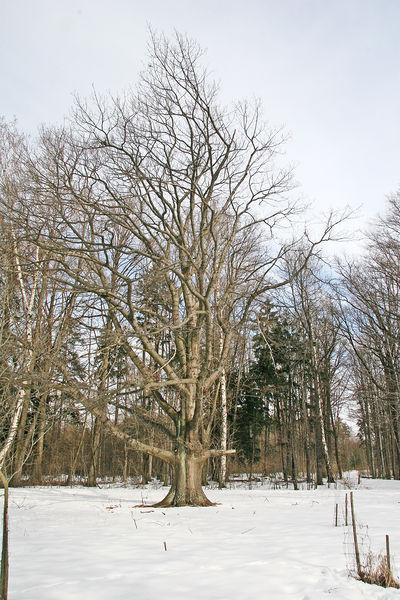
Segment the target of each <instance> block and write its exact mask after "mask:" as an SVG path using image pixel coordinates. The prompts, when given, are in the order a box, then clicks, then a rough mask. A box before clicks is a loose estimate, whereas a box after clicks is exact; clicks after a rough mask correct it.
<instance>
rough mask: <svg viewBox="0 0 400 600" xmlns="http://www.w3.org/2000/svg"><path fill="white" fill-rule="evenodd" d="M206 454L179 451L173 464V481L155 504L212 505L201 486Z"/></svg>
mask: <svg viewBox="0 0 400 600" xmlns="http://www.w3.org/2000/svg"><path fill="white" fill-rule="evenodd" d="M206 458H207V457H206V456H200V457H199V456H194V455H192V454H190V453H186V452H184V451H183V452H180V453H179V455H178V456H177V458H176V461H175V464H174V465H173V469H174V477H173V483H172V485H171V488H170V490H169V492H168V494H167V495H166V496H165V498H164V499H163V500H161V502H158V503H157V504H155V506H212V505H213V503H212V502H211V501H210V500H209V499H208V498H207V496H206V495H205V493H204V491H203V488H202V486H201V482H202V471H203V465H204V462H205V460H206Z"/></svg>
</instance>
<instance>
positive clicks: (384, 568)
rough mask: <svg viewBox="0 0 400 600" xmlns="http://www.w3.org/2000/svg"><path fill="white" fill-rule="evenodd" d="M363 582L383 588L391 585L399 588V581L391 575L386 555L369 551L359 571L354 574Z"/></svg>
mask: <svg viewBox="0 0 400 600" xmlns="http://www.w3.org/2000/svg"><path fill="white" fill-rule="evenodd" d="M356 578H357V579H360V580H361V581H363V582H364V583H371V584H374V585H379V586H381V587H384V588H388V587H392V588H396V589H399V588H400V583H399V581H398V580H397V579H395V577H393V574H392V571H391V569H390V568H389V565H388V562H387V558H386V556H383V555H382V554H374V553H373V552H369V553H368V555H367V557H366V560H365V563H364V565H363V568H362V571H361V573H358V575H357V576H356Z"/></svg>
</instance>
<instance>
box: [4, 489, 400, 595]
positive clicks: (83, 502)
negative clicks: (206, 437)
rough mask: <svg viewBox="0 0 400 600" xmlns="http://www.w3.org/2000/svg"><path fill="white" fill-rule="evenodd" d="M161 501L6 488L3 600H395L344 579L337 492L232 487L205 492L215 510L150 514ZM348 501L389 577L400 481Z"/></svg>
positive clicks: (396, 546) (396, 550)
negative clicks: (386, 562) (387, 556)
mask: <svg viewBox="0 0 400 600" xmlns="http://www.w3.org/2000/svg"><path fill="white" fill-rule="evenodd" d="M165 492H166V490H165V489H163V488H158V489H157V487H156V486H152V487H144V488H143V487H133V486H132V487H121V486H103V487H101V488H97V489H91V488H84V487H73V488H69V487H56V488H52V487H40V488H20V489H12V490H10V587H9V600H72V599H74V600H81V599H82V600H106V599H107V600H136V599H140V600H156V599H158V598H162V599H163V600H172V599H173V600H183V599H185V600H188V599H189V600H217V599H218V600H239V599H240V600H247V599H255V598H257V599H261V598H263V599H268V600H275V599H276V600H286V599H289V598H290V599H296V600H323V599H324V598H330V599H341V600H361V599H363V600H364V599H366V600H369V599H374V600H376V599H380V600H382V599H388V600H389V599H394V598H399V597H400V591H398V590H395V589H384V588H380V587H377V586H374V585H372V586H371V585H368V584H364V583H361V582H359V581H356V580H355V579H352V578H350V577H349V576H348V569H347V564H348V560H349V559H348V556H347V554H348V552H349V550H350V541H351V538H350V527H346V526H345V525H344V524H343V521H344V517H343V513H344V505H345V501H344V498H345V494H346V492H348V490H346V489H344V488H343V486H341V487H340V488H339V486H338V487H335V486H331V487H330V488H327V487H324V488H322V489H319V490H306V489H304V490H300V491H293V490H290V489H289V490H287V489H271V484H267V483H265V484H263V485H261V484H260V485H257V486H255V487H254V488H253V489H252V490H249V489H248V487H247V486H244V485H242V487H234V488H231V489H224V490H218V489H208V490H207V495H208V497H209V498H210V499H211V500H213V501H214V502H216V503H218V504H217V505H216V506H213V507H210V508H190V507H185V508H169V509H161V508H152V507H151V506H150V504H151V503H152V502H155V501H157V500H160V499H161V498H162V497H163V495H164V494H165ZM354 499H355V506H356V511H357V515H356V517H357V520H358V521H359V522H360V523H363V524H364V525H368V526H369V527H368V533H369V538H370V541H371V547H372V549H373V550H376V551H378V550H383V549H384V546H385V534H386V533H388V534H389V535H390V543H391V550H392V562H393V563H394V565H395V569H394V571H395V574H397V575H398V574H399V569H397V568H396V567H398V566H400V482H398V481H376V480H367V479H363V480H361V485H360V486H358V485H357V484H356V482H355V483H354ZM139 504H145V505H149V506H145V507H139V506H137V505H139ZM335 504H338V505H339V511H338V512H339V523H340V525H339V526H338V527H335V523H334V511H335ZM365 531H366V530H365V528H363V529H360V535H361V538H362V541H364V545H365V540H364V534H365ZM396 556H397V557H398V562H397V565H396Z"/></svg>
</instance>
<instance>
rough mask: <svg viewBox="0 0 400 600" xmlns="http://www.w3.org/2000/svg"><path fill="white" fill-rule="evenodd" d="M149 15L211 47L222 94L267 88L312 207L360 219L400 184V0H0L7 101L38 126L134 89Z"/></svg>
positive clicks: (3, 110)
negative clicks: (84, 103) (102, 96)
mask: <svg viewBox="0 0 400 600" xmlns="http://www.w3.org/2000/svg"><path fill="white" fill-rule="evenodd" d="M148 25H150V26H152V27H153V28H154V29H156V30H158V31H164V32H165V33H166V34H169V33H172V32H173V29H174V28H175V29H176V30H178V31H179V32H181V33H186V34H188V35H189V36H190V37H193V38H195V39H196V40H197V41H198V42H199V43H200V45H201V46H202V47H203V48H206V49H207V51H208V52H207V56H206V60H207V63H208V65H209V68H210V69H211V71H212V72H213V75H214V76H215V78H216V79H217V80H219V81H220V82H221V91H222V98H223V102H224V103H227V102H228V101H230V100H231V99H239V98H244V97H247V98H254V97H256V98H260V99H261V102H262V105H263V107H264V113H265V117H266V118H267V119H268V121H269V122H270V123H271V125H273V126H274V127H276V126H280V125H284V126H285V128H286V131H287V132H288V133H290V134H291V139H290V141H289V142H288V143H287V145H286V153H287V158H288V161H289V162H291V163H295V164H296V165H297V166H296V171H295V173H296V179H297V181H298V182H299V183H300V184H301V186H300V188H299V189H298V190H297V193H298V194H299V195H300V196H302V197H303V198H305V199H306V200H307V201H313V202H315V207H316V210H323V211H327V210H328V209H329V208H340V207H343V206H345V205H350V206H352V207H358V206H361V209H360V218H359V219H358V220H357V221H355V222H354V224H353V225H352V227H354V228H356V227H357V226H364V225H365V224H366V223H367V221H368V220H369V219H370V218H371V217H372V216H374V215H375V214H376V212H377V211H382V210H383V208H384V205H385V196H386V195H387V194H390V193H391V192H394V191H396V190H397V189H398V188H399V187H400V102H399V100H400V0H246V1H244V0H242V1H239V0H201V1H200V0H198V1H197V2H193V1H191V0H186V1H185V0H147V2H146V1H140V2H139V1H136V0H0V56H1V61H0V91H1V93H0V114H3V115H4V116H5V117H6V118H7V119H11V118H13V117H16V118H17V120H18V122H19V125H20V126H21V127H22V128H23V129H25V130H27V131H29V132H34V131H35V130H36V128H37V126H38V125H39V124H41V123H43V122H47V123H57V122H61V120H62V118H63V116H65V115H66V114H67V112H68V110H69V108H70V106H71V104H72V94H73V93H74V92H78V93H79V95H81V96H86V95H89V94H90V92H91V88H92V85H94V86H95V87H96V89H97V90H98V91H107V90H109V91H111V92H115V93H117V92H119V91H121V90H122V89H126V88H127V87H128V86H130V85H132V84H134V83H135V79H136V76H137V73H138V71H139V70H140V69H141V67H142V65H143V64H145V61H146V41H147V38H148V35H147V27H148Z"/></svg>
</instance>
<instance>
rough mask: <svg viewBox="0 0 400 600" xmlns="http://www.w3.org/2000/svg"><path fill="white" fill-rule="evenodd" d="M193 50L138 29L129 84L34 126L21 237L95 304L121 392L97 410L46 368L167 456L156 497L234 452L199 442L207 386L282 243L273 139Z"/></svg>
mask: <svg viewBox="0 0 400 600" xmlns="http://www.w3.org/2000/svg"><path fill="white" fill-rule="evenodd" d="M200 59H201V51H200V50H199V48H198V47H197V45H196V44H194V43H192V42H190V41H188V40H186V39H184V38H182V37H181V36H179V35H177V36H176V39H175V42H174V43H170V42H169V41H167V40H166V39H165V38H163V37H156V36H153V38H152V41H151V48H150V59H149V64H148V68H147V70H146V71H145V72H144V73H143V74H142V75H141V79H140V82H139V85H138V89H137V92H136V93H132V94H130V95H127V96H126V97H124V98H122V99H121V98H111V100H110V101H108V102H107V101H105V100H103V99H101V98H99V97H98V96H95V98H94V100H93V102H92V105H89V104H87V103H84V102H78V103H77V105H76V109H75V113H74V116H73V120H72V122H71V126H70V128H69V129H68V130H66V129H64V130H61V131H56V130H47V131H44V132H43V134H42V145H41V148H40V150H39V152H37V153H36V155H35V157H34V158H33V159H32V160H31V169H32V170H31V177H32V192H31V193H32V195H34V197H35V206H36V207H37V208H36V210H35V214H34V215H33V214H32V212H31V219H30V223H29V232H28V235H29V237H30V239H33V238H34V236H35V235H36V237H35V241H36V243H37V244H38V245H39V246H40V248H42V249H43V251H51V253H52V256H53V255H54V256H56V257H57V261H58V265H59V271H61V272H62V273H63V275H62V277H60V276H59V275H58V282H59V285H62V286H64V287H65V288H70V289H73V292H74V294H75V295H76V296H77V297H80V302H85V303H87V305H90V306H91V310H92V311H94V312H95V313H97V314H98V315H99V316H100V315H103V316H104V314H107V315H109V319H110V325H112V328H111V329H112V340H111V341H110V343H111V344H112V345H113V346H114V347H118V348H122V349H123V351H124V352H125V353H126V356H127V360H128V361H129V363H130V369H129V373H130V375H129V377H128V378H127V381H126V384H125V389H124V390H121V389H119V390H118V392H117V391H116V390H115V389H109V390H107V394H106V395H105V397H106V399H107V410H104V407H102V406H101V405H100V404H99V402H97V401H96V394H93V393H92V391H91V390H90V389H89V387H88V383H87V381H86V382H85V381H84V380H83V379H79V378H77V377H76V376H74V375H72V374H71V372H70V371H69V370H68V365H66V364H64V365H59V368H60V369H62V372H63V377H64V379H65V381H66V382H67V384H68V386H69V387H70V389H73V390H74V393H75V397H76V400H77V402H78V403H81V404H82V405H84V406H85V407H86V408H87V409H88V410H90V411H91V412H92V414H93V415H94V416H95V417H96V419H98V420H99V422H101V423H102V424H103V426H104V427H106V428H108V430H110V431H112V432H113V433H114V435H116V436H117V437H119V438H120V439H123V440H125V441H126V443H127V444H129V446H130V447H131V448H134V449H136V450H139V451H141V452H144V453H147V454H149V455H151V456H153V457H156V458H159V459H161V460H163V461H165V462H166V463H168V464H169V465H170V466H171V468H172V470H173V474H174V476H173V483H172V487H171V490H170V492H169V493H168V495H167V496H166V498H165V499H164V500H163V501H162V502H161V503H160V504H161V505H171V504H173V505H184V504H194V505H207V504H209V500H208V499H207V498H206V496H205V495H204V492H203V490H202V488H201V474H202V469H203V465H204V463H205V462H206V461H207V459H209V458H210V457H213V456H221V455H228V454H231V453H233V452H234V450H230V449H226V448H222V449H221V448H218V447H217V448H212V447H210V444H211V440H210V428H209V426H208V425H209V422H210V419H213V418H214V416H215V410H214V408H213V407H214V406H215V403H214V400H213V399H214V398H215V397H216V389H217V386H218V382H220V381H221V378H222V380H223V375H224V368H225V365H226V362H227V359H228V357H229V353H230V351H231V347H232V341H233V339H234V337H235V335H236V333H237V332H238V331H240V330H241V329H242V328H243V325H244V323H245V322H246V320H247V318H248V315H249V312H250V311H251V309H252V307H253V305H254V303H255V302H256V301H257V300H258V299H259V298H260V297H261V296H264V295H265V294H266V293H267V292H268V290H271V289H273V288H276V287H278V286H281V285H283V284H284V283H285V281H284V280H282V279H280V278H279V277H278V276H277V275H276V272H275V267H276V266H277V265H278V264H279V262H280V261H281V260H282V259H283V258H284V257H285V255H286V254H287V252H288V251H289V250H293V248H294V247H296V245H297V244H296V243H295V242H290V243H288V244H284V243H281V242H279V241H278V239H277V233H278V232H279V227H280V225H281V224H285V225H286V224H287V223H288V222H289V220H290V217H291V215H293V213H294V212H295V207H294V206H292V205H291V204H290V203H288V202H287V201H286V200H285V198H284V195H283V194H284V192H285V191H286V190H287V189H288V186H289V184H290V175H289V173H288V172H286V171H279V170H276V169H275V167H274V162H273V159H274V155H275V153H276V151H277V149H278V148H279V147H280V145H281V143H282V136H281V135H280V133H279V132H274V131H270V130H268V129H267V128H266V127H265V125H264V124H263V122H262V120H261V112H260V109H259V107H258V106H256V107H254V108H250V107H249V106H248V105H246V104H241V105H238V106H237V107H236V108H234V109H233V110H231V111H229V112H228V111H227V110H225V111H222V110H221V109H220V108H219V107H218V105H217V89H216V87H215V86H214V85H213V84H212V83H210V82H209V80H208V77H207V74H206V73H205V72H204V71H203V70H202V69H201V67H200ZM50 224H51V225H50ZM331 229H332V223H331V222H330V223H329V224H328V225H327V228H326V230H325V231H324V233H323V235H322V239H325V238H327V237H329V235H330V232H331ZM34 232H36V233H34ZM314 247H315V244H313V243H309V244H308V246H307V249H306V251H305V253H304V254H303V262H307V260H308V258H309V256H310V255H311V254H312V252H313V250H314ZM303 248H304V246H303ZM301 268H302V265H300V263H299V264H298V269H301ZM291 276H292V275H291ZM218 331H220V332H222V336H220V335H216V332H218ZM161 339H162V340H164V341H166V340H167V343H166V344H165V343H161ZM220 340H222V342H221V341H220ZM122 393H124V394H126V395H127V396H129V397H130V398H131V403H130V406H129V407H126V405H125V408H126V410H128V412H130V414H132V415H134V417H135V419H139V418H140V419H141V420H142V421H143V422H146V423H150V424H151V426H152V427H154V428H156V429H157V431H158V432H159V433H160V438H159V440H160V441H159V444H158V445H156V444H152V443H149V442H148V441H143V440H142V439H139V438H138V431H137V430H136V432H135V433H132V428H131V429H130V428H129V419H125V421H124V422H121V423H117V422H116V421H115V419H113V418H112V415H113V414H114V413H115V410H116V408H117V407H118V405H119V404H120V403H119V396H120V395H121V394H122ZM143 397H148V398H151V399H152V400H153V401H154V402H156V405H157V406H158V413H157V414H156V415H155V414H152V413H151V412H148V411H147V412H146V411H145V410H143V407H141V406H140V403H139V402H138V398H143Z"/></svg>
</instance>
